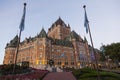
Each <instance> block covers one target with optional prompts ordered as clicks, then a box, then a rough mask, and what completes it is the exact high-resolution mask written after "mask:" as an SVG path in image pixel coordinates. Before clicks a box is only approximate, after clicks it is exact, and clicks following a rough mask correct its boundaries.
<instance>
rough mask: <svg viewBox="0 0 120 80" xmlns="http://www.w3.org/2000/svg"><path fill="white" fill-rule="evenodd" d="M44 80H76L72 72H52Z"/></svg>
mask: <svg viewBox="0 0 120 80" xmlns="http://www.w3.org/2000/svg"><path fill="white" fill-rule="evenodd" d="M43 80H76V79H75V77H74V76H73V74H72V73H71V72H52V73H49V74H47V75H46V76H45V77H44V79H43Z"/></svg>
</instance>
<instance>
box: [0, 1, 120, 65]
mask: <svg viewBox="0 0 120 80" xmlns="http://www.w3.org/2000/svg"><path fill="white" fill-rule="evenodd" d="M24 2H26V3H27V6H26V9H27V10H26V19H25V29H24V31H23V32H22V36H21V41H23V40H24V39H25V38H26V37H29V36H31V37H34V36H36V35H37V34H38V33H39V32H40V31H41V29H42V28H44V29H45V30H46V32H47V31H48V28H50V27H51V25H52V23H54V22H55V21H56V20H57V19H58V18H59V17H61V18H62V20H63V21H64V22H65V23H66V24H70V27H71V30H74V31H76V32H77V33H78V34H79V35H80V36H81V37H82V38H84V36H85V37H86V38H87V40H88V43H89V44H90V38H89V34H86V31H85V27H84V9H83V5H86V10H87V16H88V20H89V25H90V29H91V34H92V38H93V44H94V47H95V48H98V49H99V48H100V46H101V45H102V43H103V44H104V45H107V44H111V43H117V42H120V36H119V35H120V0H0V64H3V59H4V53H5V46H6V44H7V43H9V42H10V40H11V39H13V38H14V37H15V35H17V34H18V33H19V25H20V21H21V17H22V14H23V3H24Z"/></svg>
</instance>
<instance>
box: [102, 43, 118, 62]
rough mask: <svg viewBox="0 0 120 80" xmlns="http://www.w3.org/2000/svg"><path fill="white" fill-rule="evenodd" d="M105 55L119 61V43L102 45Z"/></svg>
mask: <svg viewBox="0 0 120 80" xmlns="http://www.w3.org/2000/svg"><path fill="white" fill-rule="evenodd" d="M104 50H105V55H106V56H109V58H111V59H112V60H114V61H120V43H112V44H110V45H106V46H105V47H104Z"/></svg>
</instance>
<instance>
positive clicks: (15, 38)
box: [6, 35, 18, 48]
mask: <svg viewBox="0 0 120 80" xmlns="http://www.w3.org/2000/svg"><path fill="white" fill-rule="evenodd" d="M17 42H18V35H16V36H15V37H14V38H13V40H11V41H10V43H7V45H6V48H8V47H17Z"/></svg>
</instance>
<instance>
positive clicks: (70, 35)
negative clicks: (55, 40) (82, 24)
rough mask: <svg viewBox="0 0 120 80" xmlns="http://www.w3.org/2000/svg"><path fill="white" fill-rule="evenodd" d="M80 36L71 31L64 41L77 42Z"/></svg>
mask: <svg viewBox="0 0 120 80" xmlns="http://www.w3.org/2000/svg"><path fill="white" fill-rule="evenodd" d="M79 38H80V36H79V35H78V34H77V33H76V32H75V31H72V32H71V33H70V34H69V35H68V36H67V37H66V40H71V39H76V40H77V41H79Z"/></svg>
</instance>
